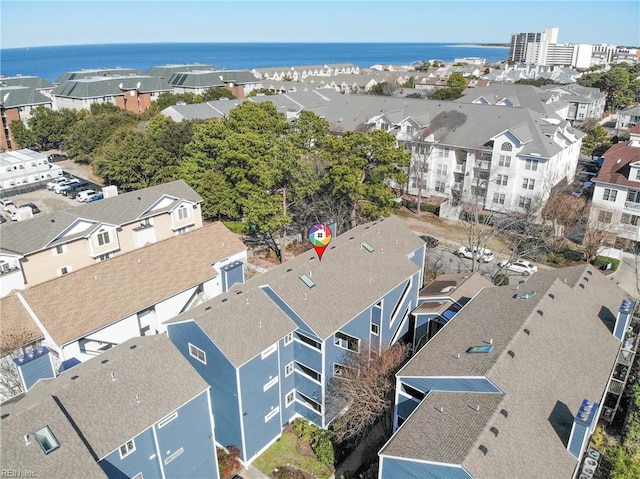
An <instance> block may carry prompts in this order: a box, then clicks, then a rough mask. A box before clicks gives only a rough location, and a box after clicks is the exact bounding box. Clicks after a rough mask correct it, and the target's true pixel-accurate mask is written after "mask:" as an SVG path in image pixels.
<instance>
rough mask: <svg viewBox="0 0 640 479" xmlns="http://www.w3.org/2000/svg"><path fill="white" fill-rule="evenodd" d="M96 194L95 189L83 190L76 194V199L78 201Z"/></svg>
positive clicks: (85, 199)
mask: <svg viewBox="0 0 640 479" xmlns="http://www.w3.org/2000/svg"><path fill="white" fill-rule="evenodd" d="M97 194H98V192H97V191H96V190H84V191H81V192H80V193H78V195H77V196H76V200H78V201H80V202H83V201H87V198H89V197H90V196H93V195H97Z"/></svg>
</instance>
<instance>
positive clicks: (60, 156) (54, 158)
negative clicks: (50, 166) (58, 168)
mask: <svg viewBox="0 0 640 479" xmlns="http://www.w3.org/2000/svg"><path fill="white" fill-rule="evenodd" d="M68 159H69V158H68V157H67V155H63V154H61V153H52V154H50V155H49V156H47V160H49V161H50V162H51V163H54V162H56V161H64V160H68Z"/></svg>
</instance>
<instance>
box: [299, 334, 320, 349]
mask: <svg viewBox="0 0 640 479" xmlns="http://www.w3.org/2000/svg"><path fill="white" fill-rule="evenodd" d="M296 337H297V338H298V339H299V340H300V341H302V342H303V343H305V344H308V345H309V346H311V347H312V348H315V349H322V346H321V344H320V343H319V342H318V341H315V340H313V339H311V338H310V337H308V336H305V335H304V334H301V333H296Z"/></svg>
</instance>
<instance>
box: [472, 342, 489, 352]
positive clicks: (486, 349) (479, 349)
mask: <svg viewBox="0 0 640 479" xmlns="http://www.w3.org/2000/svg"><path fill="white" fill-rule="evenodd" d="M491 351H493V344H483V345H482V346H471V347H470V348H469V349H467V352H468V353H490V352H491Z"/></svg>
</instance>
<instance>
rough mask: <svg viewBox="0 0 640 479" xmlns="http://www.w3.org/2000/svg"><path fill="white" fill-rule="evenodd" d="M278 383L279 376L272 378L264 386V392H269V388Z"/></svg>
mask: <svg viewBox="0 0 640 479" xmlns="http://www.w3.org/2000/svg"><path fill="white" fill-rule="evenodd" d="M276 384H278V376H276V377H275V378H273V379H271V380H270V381H269V382H268V383H267V384H265V385H264V386H262V391H263V392H267V391H268V390H269V389H271V388H272V387H273V386H275V385H276Z"/></svg>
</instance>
